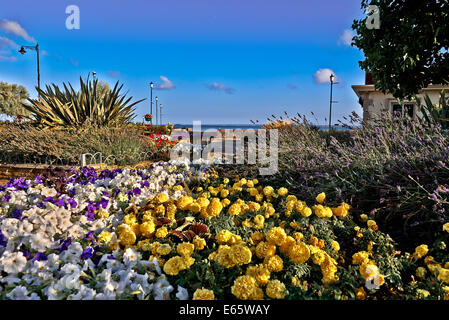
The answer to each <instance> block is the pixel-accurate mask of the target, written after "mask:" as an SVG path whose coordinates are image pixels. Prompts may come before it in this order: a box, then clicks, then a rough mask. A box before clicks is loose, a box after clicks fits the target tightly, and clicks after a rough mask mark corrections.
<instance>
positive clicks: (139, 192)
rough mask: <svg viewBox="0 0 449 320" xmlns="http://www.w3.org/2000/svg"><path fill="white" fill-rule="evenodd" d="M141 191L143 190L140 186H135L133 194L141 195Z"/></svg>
mask: <svg viewBox="0 0 449 320" xmlns="http://www.w3.org/2000/svg"><path fill="white" fill-rule="evenodd" d="M141 193H142V190H140V188H139V187H135V188H134V189H133V194H134V195H135V196H137V195H139V194H141Z"/></svg>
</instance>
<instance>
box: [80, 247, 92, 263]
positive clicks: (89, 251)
mask: <svg viewBox="0 0 449 320" xmlns="http://www.w3.org/2000/svg"><path fill="white" fill-rule="evenodd" d="M93 255H94V249H92V248H91V247H89V248H87V249H85V250H84V251H83V253H82V254H81V258H83V259H84V260H87V259H89V258H91V257H92V256H93Z"/></svg>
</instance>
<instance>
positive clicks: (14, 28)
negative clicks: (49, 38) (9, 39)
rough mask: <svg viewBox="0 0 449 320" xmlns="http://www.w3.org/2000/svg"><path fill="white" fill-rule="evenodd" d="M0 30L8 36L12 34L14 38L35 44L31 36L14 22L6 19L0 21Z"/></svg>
mask: <svg viewBox="0 0 449 320" xmlns="http://www.w3.org/2000/svg"><path fill="white" fill-rule="evenodd" d="M0 30H3V31H5V32H7V33H9V34H13V35H15V36H18V37H21V38H23V39H25V40H26V41H29V42H36V39H34V38H33V37H32V36H30V35H29V34H28V32H27V31H26V30H25V29H24V28H22V26H21V25H20V24H18V23H17V22H15V21H9V20H6V19H0Z"/></svg>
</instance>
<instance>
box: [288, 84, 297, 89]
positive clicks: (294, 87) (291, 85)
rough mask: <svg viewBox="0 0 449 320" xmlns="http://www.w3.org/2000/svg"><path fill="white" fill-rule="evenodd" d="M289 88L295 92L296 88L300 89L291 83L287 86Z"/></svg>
mask: <svg viewBox="0 0 449 320" xmlns="http://www.w3.org/2000/svg"><path fill="white" fill-rule="evenodd" d="M287 88H289V89H290V90H295V89H296V88H298V87H297V86H295V85H294V84H291V83H289V84H288V85H287Z"/></svg>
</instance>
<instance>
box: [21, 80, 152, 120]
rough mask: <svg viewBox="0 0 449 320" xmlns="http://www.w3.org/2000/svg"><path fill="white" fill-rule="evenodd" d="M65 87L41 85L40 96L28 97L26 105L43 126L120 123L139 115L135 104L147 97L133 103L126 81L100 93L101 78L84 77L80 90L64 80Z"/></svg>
mask: <svg viewBox="0 0 449 320" xmlns="http://www.w3.org/2000/svg"><path fill="white" fill-rule="evenodd" d="M63 86H64V91H61V90H60V89H59V87H58V86H57V85H55V84H52V85H51V86H49V85H47V86H46V90H45V91H44V90H41V89H38V88H36V89H37V91H38V93H39V94H40V97H39V99H36V100H34V99H28V101H29V102H30V103H31V105H25V104H24V105H23V107H24V108H25V109H26V110H28V111H29V112H30V113H31V114H32V116H33V117H34V118H35V120H36V122H37V123H38V125H39V126H41V127H43V128H54V127H65V128H77V127H80V126H82V125H84V124H86V123H88V124H91V125H94V126H99V127H103V126H116V125H121V124H124V123H128V122H130V121H132V120H133V119H134V118H135V115H134V111H135V109H133V107H134V106H135V105H136V104H138V103H140V102H142V101H144V100H145V99H142V100H139V101H136V102H133V103H130V101H131V99H132V97H129V98H127V99H126V100H125V98H126V93H125V94H121V93H120V91H121V90H122V88H123V85H120V86H119V83H118V81H117V83H116V84H115V86H114V88H113V89H112V90H107V91H106V92H102V93H101V94H100V92H99V91H100V90H99V89H100V87H99V86H98V80H93V81H91V80H89V78H87V81H86V82H84V81H83V79H82V78H81V77H80V90H79V91H76V90H75V89H73V87H72V85H71V84H70V83H69V84H68V86H67V85H66V84H65V83H63Z"/></svg>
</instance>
